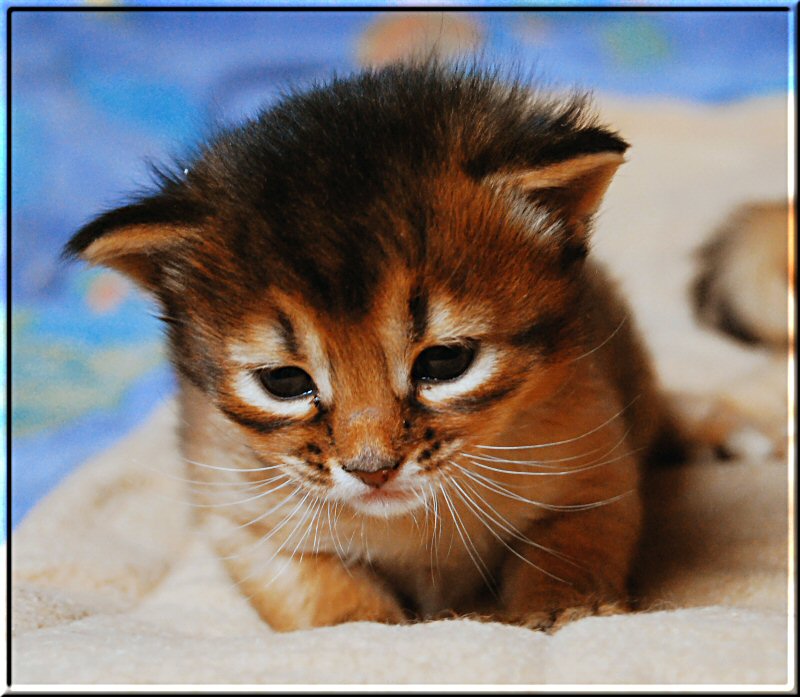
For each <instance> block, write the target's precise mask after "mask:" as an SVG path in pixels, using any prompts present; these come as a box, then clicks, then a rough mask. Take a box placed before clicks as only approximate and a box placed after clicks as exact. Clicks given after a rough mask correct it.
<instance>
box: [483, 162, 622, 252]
mask: <svg viewBox="0 0 800 697" xmlns="http://www.w3.org/2000/svg"><path fill="white" fill-rule="evenodd" d="M625 147H627V146H624V147H621V148H620V150H619V151H616V150H615V151H608V152H595V153H589V154H582V155H577V156H575V157H571V158H569V159H566V160H560V161H558V162H554V163H552V164H547V165H543V166H541V167H534V168H532V169H525V170H522V171H514V172H504V173H496V174H493V175H491V177H490V184H491V185H492V186H495V187H498V188H499V189H505V190H510V191H513V192H515V193H517V194H521V195H522V196H524V197H525V198H526V199H527V200H529V201H531V202H532V203H538V204H541V205H542V206H544V207H545V208H547V209H548V210H551V211H553V212H554V213H556V214H557V215H558V216H559V217H561V218H562V220H564V221H565V222H566V223H567V224H568V227H569V229H570V231H571V233H572V234H576V235H578V237H579V238H583V237H585V234H586V229H587V222H588V221H589V220H590V219H591V217H592V215H593V214H594V213H595V212H596V211H597V209H598V208H599V206H600V203H601V201H602V200H603V196H604V195H605V193H606V189H608V186H609V184H610V183H611V179H612V178H613V176H614V173H615V172H616V171H617V168H618V167H619V166H620V165H621V164H622V163H623V162H624V161H625V158H624V156H623V152H624V149H625ZM579 241H584V240H579Z"/></svg>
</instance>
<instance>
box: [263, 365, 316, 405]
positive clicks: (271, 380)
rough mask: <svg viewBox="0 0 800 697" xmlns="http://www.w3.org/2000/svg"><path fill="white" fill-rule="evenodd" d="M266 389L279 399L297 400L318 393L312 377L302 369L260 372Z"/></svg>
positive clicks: (288, 368)
mask: <svg viewBox="0 0 800 697" xmlns="http://www.w3.org/2000/svg"><path fill="white" fill-rule="evenodd" d="M258 379H259V380H260V381H261V384H262V385H263V386H264V389H265V390H266V391H267V392H269V393H270V394H271V395H272V396H273V397H277V398H278V399H296V398H297V397H305V396H306V395H309V394H313V393H314V392H316V391H317V386H316V385H315V384H314V381H313V380H312V379H311V376H310V375H309V374H308V373H307V372H306V371H305V370H302V369H300V368H295V367H294V366H286V367H284V368H268V369H265V370H259V371H258Z"/></svg>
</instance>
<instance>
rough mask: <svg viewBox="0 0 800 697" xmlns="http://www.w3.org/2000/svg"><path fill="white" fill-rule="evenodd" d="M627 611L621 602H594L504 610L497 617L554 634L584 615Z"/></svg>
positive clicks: (591, 615)
mask: <svg viewBox="0 0 800 697" xmlns="http://www.w3.org/2000/svg"><path fill="white" fill-rule="evenodd" d="M629 611H630V607H629V606H628V605H627V604H625V603H623V602H594V603H587V604H584V605H574V606H570V607H558V608H551V609H547V610H531V611H506V612H503V613H500V615H499V617H498V618H497V619H498V620H499V621H501V622H504V623H506V624H513V625H516V626H518V627H526V628H527V629H533V630H536V631H540V632H546V633H547V634H554V633H555V632H557V631H558V630H559V629H561V627H563V626H564V625H565V624H568V623H569V622H575V621H576V620H580V619H583V618H584V617H607V616H609V615H620V614H624V613H627V612H629Z"/></svg>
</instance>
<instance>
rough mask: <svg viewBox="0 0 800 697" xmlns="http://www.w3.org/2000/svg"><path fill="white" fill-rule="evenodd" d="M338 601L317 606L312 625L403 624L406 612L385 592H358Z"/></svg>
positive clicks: (405, 620) (406, 619)
mask: <svg viewBox="0 0 800 697" xmlns="http://www.w3.org/2000/svg"><path fill="white" fill-rule="evenodd" d="M337 600H338V602H327V603H324V604H320V605H319V606H318V607H317V612H316V614H315V617H314V622H313V624H314V626H316V627H323V626H330V625H334V624H343V623H345V622H381V623H383V624H405V623H406V622H407V621H408V618H407V617H406V613H405V612H404V611H403V608H401V607H400V604H399V603H398V602H397V601H396V600H395V599H394V597H393V596H392V595H390V594H389V593H386V592H381V591H376V592H373V593H367V592H363V591H362V592H360V593H358V594H354V595H353V596H351V597H349V598H348V597H340V598H338V599H337Z"/></svg>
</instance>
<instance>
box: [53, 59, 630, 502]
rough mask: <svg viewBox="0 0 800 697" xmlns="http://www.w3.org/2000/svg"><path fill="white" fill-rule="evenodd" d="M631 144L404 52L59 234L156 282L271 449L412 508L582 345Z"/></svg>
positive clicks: (342, 484) (292, 466)
mask: <svg viewBox="0 0 800 697" xmlns="http://www.w3.org/2000/svg"><path fill="white" fill-rule="evenodd" d="M626 147H627V145H626V143H625V142H624V141H623V140H621V139H620V138H619V137H618V136H617V135H616V134H615V133H613V132H611V131H609V130H607V129H605V128H603V127H601V126H599V125H597V124H596V123H595V121H594V120H593V119H592V118H591V116H590V115H588V114H587V112H586V108H585V105H584V100H583V99H581V98H578V97H574V98H570V99H568V100H567V101H561V102H556V101H551V100H548V99H544V98H541V97H535V96H532V95H531V94H530V93H529V92H528V91H527V90H526V89H524V88H523V87H521V86H519V85H514V84H512V85H508V84H502V83H500V82H498V81H497V80H495V79H494V78H493V77H491V76H487V75H486V74H483V73H481V72H480V71H477V70H451V69H447V68H444V67H440V66H431V65H427V66H422V67H409V66H405V67H398V66H395V67H390V68H388V69H383V70H380V71H377V72H367V73H363V74H360V75H358V76H356V77H354V78H352V79H346V80H335V81H333V82H332V83H330V84H328V85H326V86H322V87H318V88H315V89H313V90H311V91H310V92H307V93H304V94H298V95H294V96H291V97H289V98H288V99H286V100H285V101H283V102H282V103H281V104H279V105H278V106H276V107H275V108H273V109H270V110H269V111H265V112H264V113H263V114H261V115H260V116H259V117H258V118H257V119H255V120H253V121H250V122H248V123H246V124H245V125H244V126H242V127H240V128H236V129H232V130H229V131H226V132H223V133H221V134H220V135H218V136H217V137H215V138H214V139H213V140H211V141H210V142H209V143H208V144H207V145H206V146H205V147H204V148H202V149H201V151H200V152H199V153H198V155H197V156H196V157H195V159H194V160H193V161H192V162H190V163H188V164H186V165H185V166H181V167H180V168H178V169H177V171H178V172H180V174H178V175H174V176H167V177H164V178H163V180H162V182H161V186H160V189H159V191H158V192H156V193H155V194H153V195H152V196H149V197H147V198H144V199H141V200H138V201H136V202H134V203H132V204H130V205H127V206H124V207H122V208H119V209H116V210H113V211H110V212H108V213H106V214H104V215H102V216H100V217H99V218H98V219H96V220H95V221H94V222H92V223H90V224H88V225H87V226H85V227H84V228H83V229H82V230H81V231H79V232H78V233H77V234H76V235H75V237H74V238H73V239H72V240H71V242H70V243H69V245H68V252H69V253H71V254H73V255H79V256H81V257H83V258H84V259H87V260H88V261H90V262H93V263H101V264H106V265H108V266H110V267H112V268H115V269H117V270H120V271H122V272H124V273H126V274H127V275H129V276H130V277H132V278H133V279H135V280H136V281H137V282H138V283H139V284H140V285H141V286H143V287H144V288H145V289H147V290H148V291H150V292H151V293H153V294H154V295H155V297H156V298H157V299H158V301H159V303H160V304H161V306H162V308H163V311H164V317H165V320H166V322H167V325H168V334H169V339H170V345H171V352H172V358H173V362H174V364H175V366H176V368H177V369H178V371H179V372H180V373H181V374H182V375H183V376H184V377H185V378H186V379H188V380H189V381H191V382H192V383H193V384H194V385H195V386H196V387H197V388H199V389H200V390H201V391H202V392H203V393H204V394H205V395H207V398H208V399H209V400H211V402H212V403H213V404H214V406H215V407H216V408H217V409H218V410H219V411H220V412H221V413H222V414H224V415H225V416H226V417H227V418H228V420H229V423H230V429H232V430H234V431H235V432H237V433H238V434H239V435H238V437H239V438H241V439H243V440H244V441H245V442H246V443H247V445H248V446H249V447H250V449H251V450H252V452H253V453H254V454H255V455H256V456H257V457H258V458H260V459H261V460H262V461H263V462H265V463H268V464H273V463H276V464H279V465H280V466H281V467H282V468H283V469H284V471H285V473H286V474H287V475H288V476H290V477H292V478H293V479H295V480H297V481H298V482H301V483H302V485H303V486H304V487H307V488H308V489H309V490H310V491H312V492H313V493H314V494H316V495H318V496H321V497H329V498H331V499H335V500H343V501H346V502H348V503H349V504H350V505H352V506H353V507H354V508H356V509H357V510H361V511H363V512H367V513H381V514H391V513H401V512H404V511H406V510H409V509H411V508H413V507H414V506H416V505H418V504H419V503H420V501H422V500H423V499H424V498H425V492H426V491H427V490H428V487H430V486H431V485H435V482H436V479H437V477H438V476H440V473H441V471H442V470H443V468H445V469H446V468H447V466H448V460H449V459H451V458H452V453H453V452H454V451H455V450H456V449H458V448H461V447H463V446H464V445H466V444H469V443H473V444H475V443H487V442H491V441H492V439H493V438H496V437H497V436H498V434H500V433H502V432H503V431H504V430H506V429H507V428H508V427H509V426H510V425H511V423H512V421H513V419H514V415H515V414H517V413H519V412H520V411H524V410H525V409H526V408H528V407H529V406H531V405H532V404H535V403H537V402H538V401H540V400H542V399H545V398H547V396H548V395H550V394H552V392H553V391H554V390H556V389H558V387H559V384H560V380H562V379H563V371H560V367H563V366H564V365H566V364H568V362H569V360H570V358H574V357H575V356H576V355H578V354H579V353H580V352H581V351H582V349H583V341H584V339H583V338H582V332H581V317H580V314H579V312H578V311H577V310H578V308H580V307H581V302H582V299H581V297H582V293H583V292H584V289H585V283H584V282H583V273H584V264H583V258H584V256H585V254H586V248H587V233H588V227H589V225H590V222H591V218H592V215H593V213H594V212H595V210H596V209H597V206H598V205H599V202H600V199H601V197H602V195H603V193H604V192H605V189H606V187H607V186H608V183H609V182H610V179H611V176H612V175H613V173H614V171H615V170H616V168H617V166H618V165H619V164H620V163H621V162H622V159H623V152H624V151H625V149H626Z"/></svg>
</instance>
